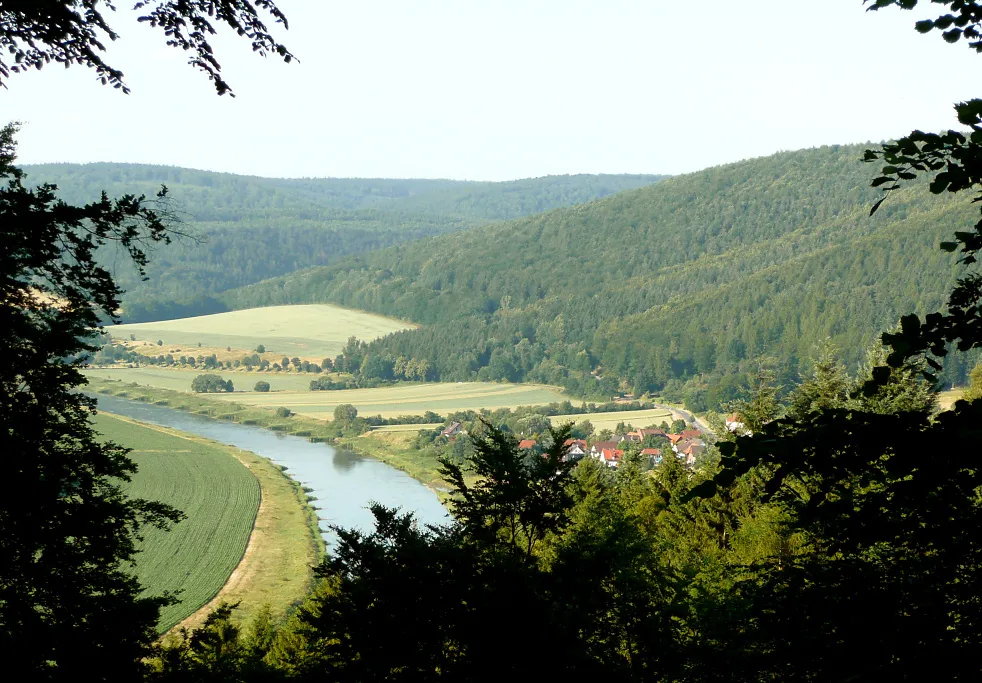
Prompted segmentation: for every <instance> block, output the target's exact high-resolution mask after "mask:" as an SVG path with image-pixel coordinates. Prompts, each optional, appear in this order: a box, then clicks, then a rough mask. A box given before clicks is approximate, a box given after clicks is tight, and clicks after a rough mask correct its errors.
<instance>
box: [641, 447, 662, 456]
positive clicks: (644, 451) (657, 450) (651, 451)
mask: <svg viewBox="0 0 982 683" xmlns="http://www.w3.org/2000/svg"><path fill="white" fill-rule="evenodd" d="M641 455H661V449H660V448H642V449H641Z"/></svg>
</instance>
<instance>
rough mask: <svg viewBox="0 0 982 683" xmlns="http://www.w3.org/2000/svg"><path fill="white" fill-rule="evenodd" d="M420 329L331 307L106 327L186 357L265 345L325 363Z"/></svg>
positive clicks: (116, 334)
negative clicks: (358, 345)
mask: <svg viewBox="0 0 982 683" xmlns="http://www.w3.org/2000/svg"><path fill="white" fill-rule="evenodd" d="M413 327H415V326H414V325H411V324H409V323H405V322H403V321H401V320H396V319H394V318H387V317H384V316H381V315H375V314H372V313H365V312H363V311H357V310H351V309H345V308H340V307H338V306H331V305H328V304H307V305H297V306H269V307H266V308H250V309H245V310H239V311H231V312H228V313H216V314H213V315H201V316H196V317H193V318H181V319H178V320H162V321H159V322H148V323H132V324H128V325H113V326H107V327H106V331H107V332H108V333H109V334H110V335H111V336H112V337H113V338H115V339H119V340H121V341H126V340H129V339H130V336H131V335H132V336H133V337H135V338H136V340H138V341H149V342H156V341H157V340H160V341H162V342H163V343H164V344H165V345H167V347H168V348H166V349H165V348H162V349H161V351H162V352H165V353H166V352H168V351H169V349H171V348H174V347H175V346H179V347H180V348H181V349H182V352H183V353H191V354H197V353H198V345H199V344H200V345H201V346H202V347H208V348H218V349H225V348H227V347H231V348H233V349H238V350H241V351H243V352H245V351H248V352H252V351H253V350H254V349H256V347H257V346H258V345H260V344H262V345H263V346H264V347H265V348H266V352H267V353H271V354H276V355H284V356H290V357H293V356H298V357H301V358H305V359H308V360H315V361H317V362H320V360H321V359H322V358H325V357H333V356H335V355H337V354H338V353H339V352H340V351H341V349H342V348H344V345H345V342H346V341H347V340H348V338H349V337H357V338H358V339H361V340H365V341H371V340H374V339H377V338H379V337H384V336H385V335H387V334H390V333H392V332H398V331H401V330H408V329H412V328H413Z"/></svg>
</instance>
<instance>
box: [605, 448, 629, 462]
mask: <svg viewBox="0 0 982 683" xmlns="http://www.w3.org/2000/svg"><path fill="white" fill-rule="evenodd" d="M622 455H624V451H622V450H620V449H619V448H605V449H603V450H602V451H600V456H601V457H602V458H603V459H604V460H606V461H607V462H619V461H620V459H621V456H622Z"/></svg>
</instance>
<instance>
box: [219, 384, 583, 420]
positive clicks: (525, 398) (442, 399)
mask: <svg viewBox="0 0 982 683" xmlns="http://www.w3.org/2000/svg"><path fill="white" fill-rule="evenodd" d="M233 381H234V379H233ZM214 397H215V398H218V399H222V400H229V401H235V402H236V403H240V404H243V405H257V406H264V407H267V408H276V407H279V406H285V407H287V408H289V409H290V410H292V411H293V412H295V413H297V414H299V415H308V416H310V417H316V418H321V419H332V418H333V413H334V408H335V407H337V406H338V405H340V404H342V403H350V404H351V405H353V406H355V407H356V408H357V409H358V414H359V415H382V417H397V416H399V415H422V414H423V413H424V412H426V411H427V410H432V411H433V412H435V413H439V414H440V415H446V414H447V413H449V412H453V411H456V410H468V409H472V410H477V409H478V408H492V409H493V408H505V407H508V408H515V407H517V406H532V405H545V404H547V403H554V402H556V401H563V400H565V399H566V397H565V396H563V395H562V394H560V393H559V390H558V389H556V388H555V387H549V386H545V385H542V384H493V383H490V382H458V383H452V382H448V383H425V384H397V385H395V386H391V387H380V388H378V389H345V390H342V391H296V392H291V391H282V392H277V393H267V394H257V393H249V394H239V393H238V392H236V393H235V394H214Z"/></svg>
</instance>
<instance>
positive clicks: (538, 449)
mask: <svg viewBox="0 0 982 683" xmlns="http://www.w3.org/2000/svg"><path fill="white" fill-rule="evenodd" d="M738 424H739V422H737V418H736V417H735V416H730V417H728V418H727V423H726V425H727V429H729V430H731V431H733V430H735V429H736V428H737V427H736V425H738ZM461 434H466V431H465V430H464V429H463V425H461V423H460V422H451V423H450V424H449V425H448V426H447V427H446V428H445V429H444V430H443V431H442V432H441V433H440V436H441V437H444V438H446V439H448V440H453V439H454V438H456V437H457V436H459V435H461ZM564 445H565V447H566V453H565V455H564V461H565V462H578V461H580V460H582V459H583V458H587V457H589V458H593V459H595V460H597V461H599V462H601V463H602V464H604V465H605V466H607V467H611V468H616V467H619V466H620V464H621V462H622V461H623V459H624V457H625V454H626V453H629V452H631V451H634V450H637V452H638V453H639V454H640V455H641V457H642V458H643V459H646V461H647V464H648V466H649V467H652V468H653V467H656V466H657V465H659V464H661V462H662V460H663V457H664V454H666V453H667V451H669V450H670V451H671V453H672V454H673V455H674V456H675V457H676V458H677V459H678V460H680V461H681V462H682V463H684V464H685V465H686V466H687V467H689V468H694V467H695V466H696V463H697V460H698V459H699V456H700V455H702V454H703V452H705V450H706V447H707V443H706V440H705V438H704V436H703V433H702V432H701V431H700V430H698V429H683V430H680V431H679V432H678V433H673V432H670V431H668V430H666V429H663V428H660V427H654V428H645V429H633V430H631V431H627V432H625V433H623V434H619V435H618V434H615V435H612V436H610V437H609V438H605V439H599V440H596V441H593V440H588V439H567V440H566V441H565V442H564ZM543 447H544V445H543V443H542V440H541V439H535V438H523V439H521V440H520V441H519V442H518V448H519V449H521V450H525V451H530V452H533V453H542V451H543Z"/></svg>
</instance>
